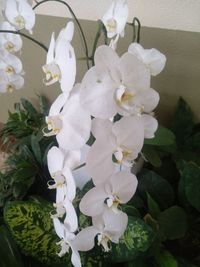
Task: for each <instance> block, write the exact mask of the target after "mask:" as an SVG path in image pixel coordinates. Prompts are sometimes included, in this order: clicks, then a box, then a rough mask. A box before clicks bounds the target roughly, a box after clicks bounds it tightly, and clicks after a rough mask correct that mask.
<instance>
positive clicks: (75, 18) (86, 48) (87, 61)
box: [33, 0, 90, 69]
mask: <svg viewBox="0 0 200 267" xmlns="http://www.w3.org/2000/svg"><path fill="white" fill-rule="evenodd" d="M46 2H58V3H61V4H63V5H65V6H66V7H67V8H68V10H69V12H70V13H71V15H72V17H73V18H74V20H75V21H76V23H77V25H78V28H79V30H80V33H81V36H82V39H83V43H84V47H85V55H86V63H87V68H88V69H89V68H90V64H89V53H88V46H87V42H86V38H85V35H84V32H83V29H82V27H81V24H80V22H79V20H78V19H77V17H76V15H75V13H74V11H73V10H72V8H71V7H70V6H69V4H67V3H66V2H64V1H62V0H42V1H40V2H37V1H36V5H35V6H34V7H33V10H35V9H36V8H37V7H38V6H40V5H42V4H44V3H46Z"/></svg>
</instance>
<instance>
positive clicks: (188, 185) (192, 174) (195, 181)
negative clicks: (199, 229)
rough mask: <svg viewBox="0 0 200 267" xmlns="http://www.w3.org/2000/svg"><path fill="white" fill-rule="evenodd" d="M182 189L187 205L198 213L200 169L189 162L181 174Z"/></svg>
mask: <svg viewBox="0 0 200 267" xmlns="http://www.w3.org/2000/svg"><path fill="white" fill-rule="evenodd" d="M182 179H183V181H184V188H185V194H186V197H187V200H188V201H189V203H190V204H191V205H192V206H193V207H194V208H196V209H197V210H198V211H200V167H199V166H197V165H196V164H194V163H192V162H189V163H187V164H186V165H185V168H184V170H183V172H182Z"/></svg>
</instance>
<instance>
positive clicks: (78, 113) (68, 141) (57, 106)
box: [45, 85, 91, 150]
mask: <svg viewBox="0 0 200 267" xmlns="http://www.w3.org/2000/svg"><path fill="white" fill-rule="evenodd" d="M79 97H80V96H79V85H77V86H75V87H74V89H73V91H72V93H71V95H70V97H69V98H68V95H67V94H65V93H63V94H61V95H60V96H58V98H57V99H56V100H55V102H54V103H53V104H52V106H51V108H50V112H49V116H48V117H46V122H47V125H48V130H49V132H48V133H46V134H45V135H46V136H51V135H56V139H57V141H58V144H59V147H60V148H62V149H64V150H78V149H80V148H81V147H82V146H83V145H84V144H85V143H86V142H87V140H88V139H89V136H90V128H91V118H90V115H89V113H88V111H87V110H85V109H84V108H83V107H82V106H81V104H80V99H79Z"/></svg>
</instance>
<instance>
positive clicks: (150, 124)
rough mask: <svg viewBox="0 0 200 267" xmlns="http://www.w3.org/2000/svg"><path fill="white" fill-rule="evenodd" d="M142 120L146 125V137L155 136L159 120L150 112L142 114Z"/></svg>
mask: <svg viewBox="0 0 200 267" xmlns="http://www.w3.org/2000/svg"><path fill="white" fill-rule="evenodd" d="M141 121H142V123H143V125H144V138H147V139H151V138H154V136H155V132H156V131H157V129H158V121H157V120H156V119H155V118H154V117H153V116H151V115H149V114H143V115H142V116H141Z"/></svg>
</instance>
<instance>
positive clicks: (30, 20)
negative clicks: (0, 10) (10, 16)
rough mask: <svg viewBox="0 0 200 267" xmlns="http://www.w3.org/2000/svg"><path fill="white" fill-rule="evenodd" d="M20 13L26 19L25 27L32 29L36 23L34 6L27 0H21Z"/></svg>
mask: <svg viewBox="0 0 200 267" xmlns="http://www.w3.org/2000/svg"><path fill="white" fill-rule="evenodd" d="M18 9H19V11H20V15H21V16H23V18H24V20H25V29H26V30H29V31H31V29H32V28H33V27H34V25H35V12H34V10H33V9H32V7H31V6H30V5H29V4H28V3H27V1H26V0H20V1H19V7H18Z"/></svg>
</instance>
